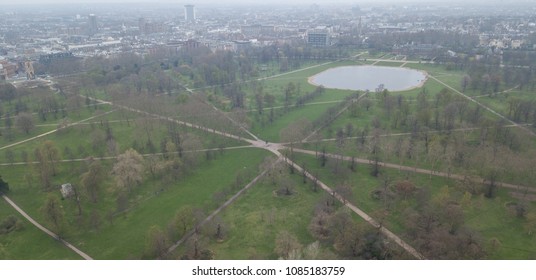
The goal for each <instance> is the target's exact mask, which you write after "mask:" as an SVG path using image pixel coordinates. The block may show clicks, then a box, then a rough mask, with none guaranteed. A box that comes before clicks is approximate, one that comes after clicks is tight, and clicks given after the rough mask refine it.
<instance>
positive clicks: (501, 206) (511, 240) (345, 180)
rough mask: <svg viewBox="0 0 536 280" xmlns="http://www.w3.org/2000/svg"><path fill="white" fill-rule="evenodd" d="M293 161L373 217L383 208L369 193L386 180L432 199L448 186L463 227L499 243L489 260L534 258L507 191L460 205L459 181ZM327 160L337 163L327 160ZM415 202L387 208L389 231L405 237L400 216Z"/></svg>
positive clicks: (300, 158) (303, 158) (301, 158)
mask: <svg viewBox="0 0 536 280" xmlns="http://www.w3.org/2000/svg"><path fill="white" fill-rule="evenodd" d="M295 158H296V160H295V161H296V162H297V163H305V164H306V166H307V167H308V170H309V172H311V173H313V174H318V177H319V179H320V180H321V181H323V182H324V183H326V184H328V185H331V186H337V185H338V184H349V185H350V186H351V188H352V192H353V194H352V199H351V200H350V199H349V201H351V202H354V203H355V205H356V206H357V207H359V208H361V209H362V210H364V211H365V212H367V213H369V214H371V215H372V216H373V217H374V216H376V218H378V213H381V212H380V210H381V209H384V205H383V202H382V201H381V200H376V199H373V198H372V196H371V194H372V191H374V190H376V189H379V188H381V186H382V184H383V183H384V180H385V179H386V178H387V179H388V180H389V182H390V184H394V183H396V182H398V181H402V180H410V181H412V182H413V183H414V184H415V185H416V186H417V187H418V188H425V189H427V190H428V192H429V193H430V195H431V196H432V197H439V196H440V195H441V193H442V192H444V190H445V188H446V187H448V192H449V199H450V200H452V201H456V202H457V203H460V204H461V205H463V213H464V215H465V224H466V225H467V226H468V227H469V228H471V229H473V230H475V231H476V232H478V234H479V235H480V236H479V237H478V238H479V239H480V240H481V242H482V243H483V244H486V246H488V245H489V243H490V240H491V239H498V240H499V242H500V244H501V245H500V246H498V248H496V249H494V250H489V249H488V258H492V259H533V258H534V257H535V256H536V255H535V254H536V243H535V242H534V238H535V237H534V236H533V235H530V234H528V233H527V231H526V229H525V228H524V226H525V224H526V223H527V221H526V219H525V218H519V217H516V216H515V215H514V214H513V213H512V211H511V209H509V208H508V207H507V205H508V202H516V203H521V201H518V200H516V199H514V198H512V197H511V196H510V195H509V192H510V191H509V190H507V189H500V190H499V192H498V194H497V196H496V197H495V198H492V199H489V198H485V197H484V196H483V195H473V196H470V197H471V199H470V201H469V202H464V203H465V204H463V203H462V202H461V201H462V199H463V195H464V190H463V188H461V187H460V182H458V181H455V180H449V179H446V178H441V177H435V176H432V177H430V176H428V175H424V174H416V173H411V172H400V171H396V170H392V169H382V171H381V176H380V177H373V176H371V175H370V170H371V167H370V165H358V166H357V168H356V170H357V171H356V172H351V171H349V170H345V171H344V172H343V174H344V175H343V176H341V174H340V173H339V174H334V172H333V165H334V164H335V163H331V164H329V165H328V166H326V167H321V166H320V163H319V160H318V159H316V158H315V157H314V156H310V155H303V154H295ZM329 161H336V160H335V159H329ZM348 164H349V163H348V162H343V163H341V165H342V167H341V168H343V169H348ZM414 199H415V198H411V199H407V200H406V199H398V200H397V201H396V202H394V203H393V205H391V206H390V208H389V211H388V213H389V214H388V215H387V223H386V227H387V228H388V229H390V230H392V231H393V232H395V233H397V234H400V235H401V236H404V235H405V232H406V230H407V228H405V227H404V224H403V222H402V221H403V215H402V213H403V211H404V210H405V209H406V208H407V207H416V204H415V200H414ZM530 207H532V208H533V207H536V203H535V202H532V203H530ZM406 241H408V240H406ZM410 243H411V242H410Z"/></svg>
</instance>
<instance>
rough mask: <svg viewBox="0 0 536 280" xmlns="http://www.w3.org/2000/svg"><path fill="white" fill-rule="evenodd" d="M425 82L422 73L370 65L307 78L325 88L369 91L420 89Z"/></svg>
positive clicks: (335, 69) (331, 70) (330, 70)
mask: <svg viewBox="0 0 536 280" xmlns="http://www.w3.org/2000/svg"><path fill="white" fill-rule="evenodd" d="M425 81H426V73H425V72H423V71H418V70H413V69H408V68H400V67H384V66H372V65H362V66H342V67H335V68H331V69H328V70H326V71H324V72H321V73H319V74H317V75H315V76H312V77H310V78H309V82H310V83H312V84H314V85H323V86H324V87H325V88H334V89H346V90H369V91H375V90H376V89H377V88H379V86H380V85H382V84H383V88H384V89H387V90H389V91H404V90H409V89H412V88H415V87H420V86H422V85H423V83H424V82H425Z"/></svg>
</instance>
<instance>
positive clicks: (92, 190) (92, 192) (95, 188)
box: [80, 161, 104, 203]
mask: <svg viewBox="0 0 536 280" xmlns="http://www.w3.org/2000/svg"><path fill="white" fill-rule="evenodd" d="M103 179H104V170H103V169H102V165H101V163H100V162H99V161H92V162H91V163H90V164H89V169H88V171H87V172H84V173H83V174H82V175H81V176H80V183H81V184H82V186H83V187H84V189H85V190H86V193H87V195H88V196H89V198H90V200H91V201H92V202H93V203H97V199H98V193H99V189H100V185H101V184H102V180H103Z"/></svg>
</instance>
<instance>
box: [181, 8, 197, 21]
mask: <svg viewBox="0 0 536 280" xmlns="http://www.w3.org/2000/svg"><path fill="white" fill-rule="evenodd" d="M184 20H186V21H187V22H194V21H195V6H194V5H184Z"/></svg>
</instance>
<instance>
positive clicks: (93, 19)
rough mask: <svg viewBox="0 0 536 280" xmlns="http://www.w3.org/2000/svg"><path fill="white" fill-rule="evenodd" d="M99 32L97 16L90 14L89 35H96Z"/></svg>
mask: <svg viewBox="0 0 536 280" xmlns="http://www.w3.org/2000/svg"><path fill="white" fill-rule="evenodd" d="M98 31H99V26H98V24H97V16H96V15H95V14H90V15H89V17H88V33H89V34H90V35H94V34H96V33H97V32H98Z"/></svg>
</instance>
